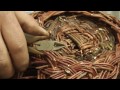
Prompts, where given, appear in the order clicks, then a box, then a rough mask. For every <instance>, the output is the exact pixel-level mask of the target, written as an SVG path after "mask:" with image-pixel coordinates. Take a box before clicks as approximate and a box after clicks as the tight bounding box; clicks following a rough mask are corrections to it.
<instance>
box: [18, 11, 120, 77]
mask: <svg viewBox="0 0 120 90" xmlns="http://www.w3.org/2000/svg"><path fill="white" fill-rule="evenodd" d="M31 15H32V16H33V17H34V18H35V19H36V21H37V22H38V23H39V25H40V26H42V27H43V28H45V29H46V30H47V31H48V32H49V33H50V39H51V40H56V41H59V42H61V43H63V44H64V45H65V47H64V48H62V49H60V50H56V51H43V52H42V54H41V55H36V54H33V53H32V54H31V53H30V59H31V63H30V67H29V69H28V70H27V71H26V72H23V73H18V74H17V78H19V79H34V78H35V79H116V78H118V76H119V74H120V73H119V72H120V67H119V66H120V21H119V20H118V19H116V18H115V17H113V16H109V15H105V14H103V13H101V12H98V11H47V12H34V13H32V14H31ZM39 52H40V51H39ZM30 72H32V74H29V73H30Z"/></svg>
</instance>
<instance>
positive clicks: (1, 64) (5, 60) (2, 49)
mask: <svg viewBox="0 0 120 90" xmlns="http://www.w3.org/2000/svg"><path fill="white" fill-rule="evenodd" d="M13 74H14V69H13V66H12V62H11V60H10V57H9V54H8V52H7V48H6V46H5V43H4V41H3V38H2V35H1V33H0V79H6V78H10V77H12V76H13Z"/></svg>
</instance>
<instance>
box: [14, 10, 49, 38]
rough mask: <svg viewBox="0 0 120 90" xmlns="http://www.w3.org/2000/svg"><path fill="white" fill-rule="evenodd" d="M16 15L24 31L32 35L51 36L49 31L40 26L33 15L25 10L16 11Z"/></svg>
mask: <svg viewBox="0 0 120 90" xmlns="http://www.w3.org/2000/svg"><path fill="white" fill-rule="evenodd" d="M15 15H16V17H17V19H18V21H19V23H20V25H21V27H22V29H23V31H24V32H26V33H28V34H31V35H41V36H49V33H48V32H47V31H46V30H45V29H43V28H42V27H40V26H39V25H38V23H37V22H36V21H35V20H34V18H33V17H32V16H30V15H28V14H27V13H25V12H23V11H15Z"/></svg>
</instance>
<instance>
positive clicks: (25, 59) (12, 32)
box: [1, 12, 29, 71]
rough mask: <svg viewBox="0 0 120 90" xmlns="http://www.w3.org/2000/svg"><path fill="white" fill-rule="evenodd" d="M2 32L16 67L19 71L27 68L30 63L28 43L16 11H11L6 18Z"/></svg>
mask: <svg viewBox="0 0 120 90" xmlns="http://www.w3.org/2000/svg"><path fill="white" fill-rule="evenodd" d="M1 32H2V35H3V37H4V41H5V43H6V45H7V48H8V50H9V52H10V55H11V58H12V62H13V65H14V67H15V69H16V70H18V71H24V70H26V68H27V67H28V64H29V56H28V50H27V44H26V40H25V36H24V34H23V31H22V29H21V27H20V25H19V23H18V21H17V19H16V16H15V14H14V12H11V13H9V15H7V16H6V17H5V18H4V21H3V22H2V30H1Z"/></svg>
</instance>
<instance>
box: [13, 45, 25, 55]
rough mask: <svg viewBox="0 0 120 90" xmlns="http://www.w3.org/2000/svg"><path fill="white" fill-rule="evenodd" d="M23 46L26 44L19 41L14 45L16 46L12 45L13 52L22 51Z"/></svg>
mask: <svg viewBox="0 0 120 90" xmlns="http://www.w3.org/2000/svg"><path fill="white" fill-rule="evenodd" d="M25 46H26V45H25V44H24V43H21V44H18V45H16V46H15V47H14V51H15V53H17V52H21V51H23V50H24V49H25Z"/></svg>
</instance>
